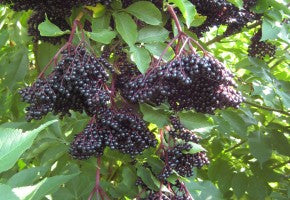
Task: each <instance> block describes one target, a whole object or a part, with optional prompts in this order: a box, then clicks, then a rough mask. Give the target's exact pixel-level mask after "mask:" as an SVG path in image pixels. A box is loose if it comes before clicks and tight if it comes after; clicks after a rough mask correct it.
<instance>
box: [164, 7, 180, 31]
mask: <svg viewBox="0 0 290 200" xmlns="http://www.w3.org/2000/svg"><path fill="white" fill-rule="evenodd" d="M167 10H168V12H169V13H170V15H171V17H172V18H173V20H174V22H175V25H176V27H177V30H178V33H179V34H180V33H182V28H181V25H180V22H179V20H178V17H177V15H176V13H175V11H174V9H173V6H171V5H168V6H167Z"/></svg>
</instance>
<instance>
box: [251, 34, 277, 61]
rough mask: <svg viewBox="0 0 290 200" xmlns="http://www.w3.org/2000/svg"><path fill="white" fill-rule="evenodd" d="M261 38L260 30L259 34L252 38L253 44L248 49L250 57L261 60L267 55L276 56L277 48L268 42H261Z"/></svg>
mask: <svg viewBox="0 0 290 200" xmlns="http://www.w3.org/2000/svg"><path fill="white" fill-rule="evenodd" d="M261 38H262V30H261V29H259V30H258V31H257V33H256V34H255V35H254V36H253V37H252V38H251V44H250V46H249V48H248V54H249V56H251V57H256V58H259V59H264V57H265V56H266V55H269V56H270V57H273V56H275V53H276V46H275V45H273V44H271V43H269V42H266V41H260V40H261Z"/></svg>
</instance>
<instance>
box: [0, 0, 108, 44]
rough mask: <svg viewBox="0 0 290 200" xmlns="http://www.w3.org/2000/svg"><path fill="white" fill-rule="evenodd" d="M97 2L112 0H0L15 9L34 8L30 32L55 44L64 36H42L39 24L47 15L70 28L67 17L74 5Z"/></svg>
mask: <svg viewBox="0 0 290 200" xmlns="http://www.w3.org/2000/svg"><path fill="white" fill-rule="evenodd" d="M97 3H102V4H104V5H109V4H110V3H111V0H74V1H70V0H50V1H47V0H22V1H19V0H0V4H8V5H10V6H11V8H12V9H13V10H15V11H23V10H25V11H27V10H33V11H34V12H33V14H32V15H31V17H30V18H29V20H28V34H29V35H30V36H33V38H34V40H35V41H37V40H43V41H47V42H50V43H53V44H56V43H59V42H60V41H61V39H62V38H66V37H67V36H59V37H43V36H40V33H39V30H38V25H39V24H40V23H42V22H43V21H44V20H45V16H47V17H48V19H49V20H50V21H51V22H52V23H53V24H56V25H57V26H58V27H59V28H60V29H61V30H63V31H64V30H67V29H70V28H69V27H70V26H69V24H68V23H67V22H66V20H65V18H66V17H69V16H70V15H71V13H72V9H73V8H74V7H79V6H95V5H96V4H97Z"/></svg>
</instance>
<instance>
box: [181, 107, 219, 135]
mask: <svg viewBox="0 0 290 200" xmlns="http://www.w3.org/2000/svg"><path fill="white" fill-rule="evenodd" d="M178 116H179V117H180V122H181V123H182V124H183V125H184V126H185V127H186V128H188V129H190V130H193V131H195V132H199V133H208V132H210V131H211V129H213V128H214V127H215V126H214V125H213V124H212V123H211V122H209V120H208V118H207V117H206V116H205V115H203V114H200V113H194V112H193V111H184V112H180V113H178Z"/></svg>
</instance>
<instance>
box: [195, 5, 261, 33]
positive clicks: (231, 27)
mask: <svg viewBox="0 0 290 200" xmlns="http://www.w3.org/2000/svg"><path fill="white" fill-rule="evenodd" d="M191 2H192V3H193V4H194V5H195V7H196V10H197V12H198V13H200V14H201V15H203V16H206V17H207V18H206V20H205V22H204V23H203V24H202V25H201V26H199V27H195V28H191V30H193V31H194V32H195V33H196V34H197V36H198V37H201V36H202V33H204V32H207V31H208V30H209V29H210V28H211V27H214V26H220V25H228V28H227V30H226V32H225V33H224V34H225V35H231V34H233V33H235V32H237V31H239V30H240V29H241V28H242V27H244V26H245V25H246V24H247V23H248V22H251V21H253V20H257V19H260V15H257V14H255V13H253V12H251V11H250V8H251V7H253V6H254V5H256V1H249V0H244V7H243V9H241V10H240V9H238V8H237V7H235V6H234V5H233V4H231V3H229V2H228V1H227V0H191Z"/></svg>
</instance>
